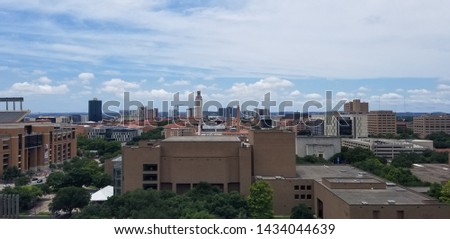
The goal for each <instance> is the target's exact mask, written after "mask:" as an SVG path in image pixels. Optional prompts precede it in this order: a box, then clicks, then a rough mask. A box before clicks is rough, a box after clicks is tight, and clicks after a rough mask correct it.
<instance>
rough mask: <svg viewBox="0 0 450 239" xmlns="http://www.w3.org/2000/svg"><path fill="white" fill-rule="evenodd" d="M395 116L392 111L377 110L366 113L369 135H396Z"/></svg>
mask: <svg viewBox="0 0 450 239" xmlns="http://www.w3.org/2000/svg"><path fill="white" fill-rule="evenodd" d="M396 122H397V118H396V115H395V113H394V112H393V111H388V110H378V111H370V112H369V113H368V114H367V128H368V132H369V135H372V136H376V135H380V134H381V135H387V134H391V135H396V134H397V123H396Z"/></svg>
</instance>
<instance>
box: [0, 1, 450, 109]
mask: <svg viewBox="0 0 450 239" xmlns="http://www.w3.org/2000/svg"><path fill="white" fill-rule="evenodd" d="M25 2H26V3H25V4H19V3H17V2H16V1H2V2H0V17H1V19H2V21H1V22H0V54H2V56H3V57H2V58H1V59H0V95H2V97H15V96H24V97H25V102H24V108H25V109H30V110H32V112H87V109H88V104H87V102H88V100H90V99H92V98H94V97H97V98H99V99H101V100H103V102H106V101H110V100H120V99H121V98H123V94H124V92H130V96H131V99H132V100H138V101H142V102H147V101H149V100H151V101H154V102H155V107H159V105H160V104H159V102H161V101H164V100H172V99H173V95H174V94H175V93H177V92H179V93H180V99H182V100H183V99H187V95H188V94H190V93H192V92H196V91H198V90H200V91H202V96H203V99H204V100H205V101H208V100H216V101H219V102H222V103H223V104H224V105H226V103H227V102H229V101H232V100H239V101H245V100H255V101H259V102H260V101H262V100H263V99H264V98H263V97H264V94H266V93H268V92H270V93H271V96H272V99H273V100H275V101H279V102H281V101H293V102H294V106H293V107H292V108H290V109H288V111H293V112H295V111H297V110H299V111H301V106H302V105H303V104H304V103H305V102H306V101H309V100H317V101H321V102H324V101H325V92H326V91H327V90H332V91H333V96H334V99H335V100H336V101H338V100H341V99H344V100H352V99H354V98H358V99H361V100H362V101H366V102H369V105H370V110H393V111H395V112H449V111H448V108H449V106H450V68H448V67H446V64H448V63H447V62H449V60H450V54H449V49H450V48H449V47H450V46H449V42H450V32H449V31H448V23H450V16H449V15H448V14H447V11H446V9H449V8H450V3H446V2H442V1H427V2H426V3H421V2H395V3H394V2H392V1H376V2H370V1H349V2H346V4H339V3H333V2H328V1H314V2H310V1H286V2H283V3H276V2H271V1H251V0H249V1H234V0H228V1H221V2H219V3H218V2H216V1H199V2H195V3H191V2H181V3H180V2H178V1H137V2H133V3H132V4H131V3H126V2H121V1H118V2H110V1H108V2H107V3H106V2H102V1H100V2H97V3H96V4H92V3H91V2H87V1H64V2H60V3H54V2H52V1H39V2H34V1H25ZM105 5H107V6H108V8H105V7H103V6H105ZM395 9H397V10H398V9H401V14H400V15H399V14H398V11H395Z"/></svg>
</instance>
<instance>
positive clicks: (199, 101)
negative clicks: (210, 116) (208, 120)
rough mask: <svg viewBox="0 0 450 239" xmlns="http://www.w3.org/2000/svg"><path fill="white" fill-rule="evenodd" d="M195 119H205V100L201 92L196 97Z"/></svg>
mask: <svg viewBox="0 0 450 239" xmlns="http://www.w3.org/2000/svg"><path fill="white" fill-rule="evenodd" d="M194 117H195V119H201V118H203V98H202V94H201V92H200V91H197V96H195V106H194Z"/></svg>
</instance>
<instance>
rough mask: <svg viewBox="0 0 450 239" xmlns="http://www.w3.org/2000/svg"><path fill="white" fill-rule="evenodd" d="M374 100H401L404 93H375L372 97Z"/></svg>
mask: <svg viewBox="0 0 450 239" xmlns="http://www.w3.org/2000/svg"><path fill="white" fill-rule="evenodd" d="M370 98H371V99H373V100H399V99H403V96H402V95H399V94H397V93H386V94H382V95H380V96H377V95H374V96H371V97H370Z"/></svg>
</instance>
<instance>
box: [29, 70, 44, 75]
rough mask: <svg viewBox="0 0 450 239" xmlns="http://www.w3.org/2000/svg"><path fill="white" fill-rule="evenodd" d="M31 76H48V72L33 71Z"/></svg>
mask: <svg viewBox="0 0 450 239" xmlns="http://www.w3.org/2000/svg"><path fill="white" fill-rule="evenodd" d="M31 74H33V75H45V74H47V72H45V71H43V70H33V71H32V72H31Z"/></svg>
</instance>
